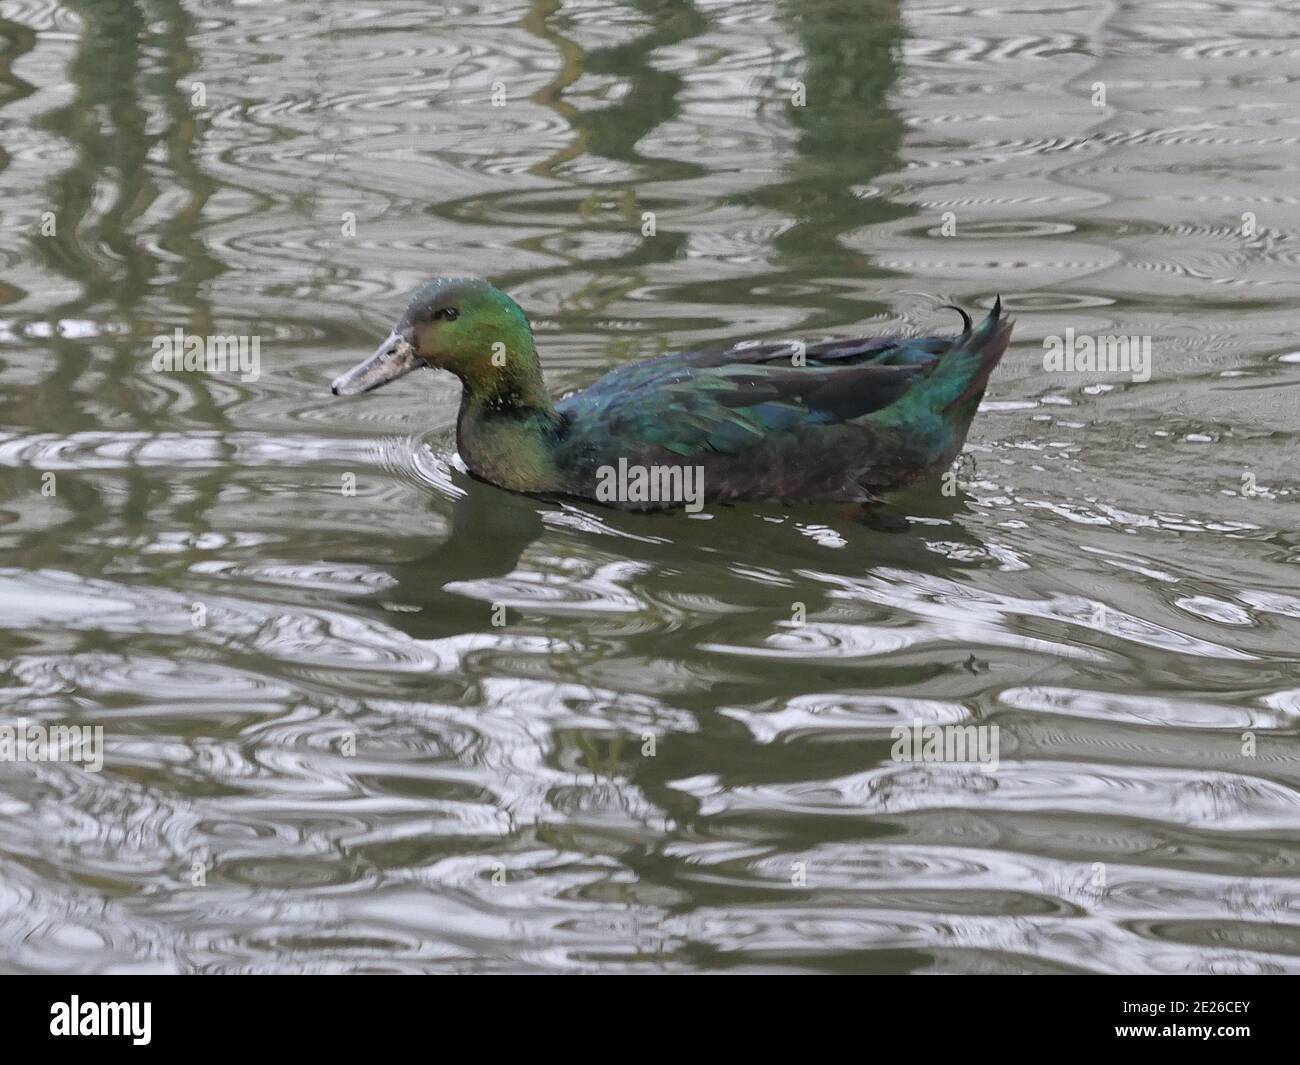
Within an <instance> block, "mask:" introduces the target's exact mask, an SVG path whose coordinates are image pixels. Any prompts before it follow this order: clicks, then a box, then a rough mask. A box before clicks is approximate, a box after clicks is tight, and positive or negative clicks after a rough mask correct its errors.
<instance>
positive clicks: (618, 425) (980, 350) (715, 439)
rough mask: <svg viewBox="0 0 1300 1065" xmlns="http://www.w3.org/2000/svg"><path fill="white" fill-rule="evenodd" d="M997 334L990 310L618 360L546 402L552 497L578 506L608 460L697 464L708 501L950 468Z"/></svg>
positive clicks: (809, 492) (789, 495)
mask: <svg viewBox="0 0 1300 1065" xmlns="http://www.w3.org/2000/svg"><path fill="white" fill-rule="evenodd" d="M1009 333H1010V322H1008V321H1007V320H1005V319H1004V318H1002V317H1001V314H1000V307H997V308H995V309H994V312H993V313H992V314H990V315H989V317H988V318H987V319H986V320H985V321H984V322H983V323H981V325H980V326H979V328H978V329H974V330H972V329H969V328H968V329H967V330H966V331H965V332H963V333H962V334H961V335H960V336H956V337H914V338H902V337H858V338H853V339H848V340H832V341H824V342H821V343H817V344H811V345H808V346H807V347H806V348H802V347H800V346H798V345H794V344H791V343H783V342H777V343H770V342H767V343H753V344H742V345H739V346H737V347H734V348H730V349H726V350H721V351H698V352H687V353H683V354H679V355H667V356H662V357H660V358H655V359H647V360H644V361H642V362H636V363H632V364H630V365H628V366H624V367H621V368H619V369H617V370H614V371H613V372H611V373H609V374H606V375H605V376H604V377H602V378H600V379H599V380H598V381H596V382H595V383H594V384H593V385H592V386H591V387H589V388H587V389H585V390H584V391H581V392H577V393H574V394H572V395H569V396H567V397H565V398H564V399H563V400H561V401H560V403H559V404H558V405H557V410H558V412H559V414H560V415H561V426H560V433H559V436H558V439H557V441H556V447H555V458H556V462H557V466H558V469H559V470H560V473H561V476H562V478H563V480H564V482H565V490H566V491H568V492H569V493H570V494H572V495H577V496H583V497H587V498H592V497H593V495H594V491H593V486H594V484H595V483H596V480H597V478H598V477H600V476H601V471H602V470H608V469H609V468H611V467H613V468H617V467H618V466H619V464H620V460H621V461H622V463H623V465H624V466H625V467H642V468H647V467H665V466H667V467H679V466H685V467H693V468H695V469H698V470H699V471H700V472H701V474H702V476H703V486H704V496H705V498H707V499H713V500H729V499H780V500H806V501H827V500H864V499H867V498H870V497H872V496H873V495H874V494H876V493H878V492H880V491H883V490H886V489H888V488H892V487H895V486H897V485H899V484H902V483H905V482H907V481H910V480H914V479H916V478H917V477H920V476H924V475H925V474H927V473H929V472H931V471H933V470H934V469H935V467H936V466H944V465H947V464H948V463H950V462H951V461H952V459H953V458H954V457H955V456H956V453H957V452H958V451H959V450H960V449H961V445H962V443H963V441H964V440H965V436H966V431H967V429H968V428H969V425H970V419H971V417H973V415H974V410H975V407H976V406H978V402H979V397H980V396H981V395H982V394H983V391H984V385H985V383H986V382H987V380H988V375H989V373H991V372H992V370H993V367H994V366H995V365H996V364H997V361H998V359H999V358H1000V357H1001V354H1002V352H1003V351H1004V350H1005V348H1006V343H1007V339H1008V336H1009ZM596 498H599V497H596ZM615 502H616V504H617V505H623V506H628V507H629V508H631V509H642V506H641V505H640V503H638V502H637V501H634V500H633V501H625V500H620V501H615ZM655 505H661V504H658V503H656V504H655Z"/></svg>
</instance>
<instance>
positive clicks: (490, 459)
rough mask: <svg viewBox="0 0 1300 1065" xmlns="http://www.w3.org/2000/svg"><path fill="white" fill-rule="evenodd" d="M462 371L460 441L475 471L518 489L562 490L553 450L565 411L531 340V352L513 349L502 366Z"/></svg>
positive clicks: (504, 486)
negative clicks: (549, 388)
mask: <svg viewBox="0 0 1300 1065" xmlns="http://www.w3.org/2000/svg"><path fill="white" fill-rule="evenodd" d="M458 376H459V377H460V379H461V385H462V391H461V398H460V413H459V415H457V418H456V445H457V449H458V450H459V451H460V456H461V458H462V459H464V460H465V465H466V466H468V467H469V469H470V471H471V472H472V473H473V474H475V476H477V477H481V478H482V479H483V480H485V481H491V482H492V483H493V484H499V485H501V486H502V487H503V488H509V489H512V490H514V491H516V492H546V491H551V490H554V489H556V488H557V487H558V476H557V473H556V470H555V464H554V461H553V450H554V447H555V442H556V433H557V430H558V428H559V425H560V416H559V415H558V414H557V413H556V411H555V405H554V404H553V403H552V402H551V397H550V396H549V395H548V394H547V391H546V382H545V381H544V380H543V379H542V371H541V367H540V365H539V364H538V360H537V355H536V353H535V352H534V351H533V350H532V344H531V342H530V343H529V344H528V350H527V351H526V352H525V351H519V352H515V351H509V352H507V355H506V358H505V359H504V365H502V366H499V367H498V366H492V367H489V368H487V369H485V370H483V371H481V372H476V373H469V372H467V373H461V374H458Z"/></svg>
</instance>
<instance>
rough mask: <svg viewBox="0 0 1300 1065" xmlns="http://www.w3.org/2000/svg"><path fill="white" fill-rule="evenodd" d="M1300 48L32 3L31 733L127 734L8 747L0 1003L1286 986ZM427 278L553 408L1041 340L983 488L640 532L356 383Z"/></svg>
mask: <svg viewBox="0 0 1300 1065" xmlns="http://www.w3.org/2000/svg"><path fill="white" fill-rule="evenodd" d="M864 6H865V8H866V10H865V12H864ZM1298 31H1300V18H1298V16H1297V15H1296V13H1295V12H1293V11H1290V10H1288V9H1287V7H1286V5H1284V4H1281V3H1276V4H1264V5H1262V6H1260V5H1256V6H1255V7H1253V8H1252V7H1247V8H1241V7H1238V6H1235V5H1218V4H1208V5H1201V6H1199V7H1194V8H1189V7H1187V6H1186V5H1155V6H1151V5H1142V6H1137V7H1132V6H1130V7H1121V8H1116V9H1112V10H1110V11H1109V12H1108V13H1107V14H1106V15H1105V16H1099V15H1097V14H1096V13H1095V12H1093V11H1091V10H1088V9H1085V8H1080V7H1078V6H1077V5H1076V6H1071V5H1068V4H1064V3H1055V2H1048V3H1047V4H1046V5H1039V6H1037V7H1035V8H1034V9H1033V10H1024V11H1017V12H1010V11H1006V10H1002V9H997V10H995V9H992V8H978V7H977V8H969V9H957V8H953V7H951V6H950V5H939V4H934V3H929V2H928V0H927V2H925V3H920V2H910V0H907V2H904V3H902V4H896V3H893V2H890V0H870V2H868V3H865V4H864V0H817V2H815V3H794V2H792V0H791V2H787V0H760V2H754V3H741V4H736V3H690V2H686V0H645V2H639V0H637V2H628V3H611V2H609V0H588V2H584V3H561V2H558V0H546V2H538V3H533V4H527V3H521V4H515V5H509V6H508V7H504V8H503V7H500V6H498V5H486V4H484V5H474V4H468V5H460V6H458V7H457V8H456V10H455V11H454V12H451V13H449V14H446V15H444V16H442V17H440V19H439V20H438V21H437V24H436V25H434V24H431V23H430V21H429V18H428V12H427V5H420V4H415V3H391V4H386V5H383V6H382V7H380V8H378V9H372V8H367V7H357V6H355V5H349V4H345V3H343V2H341V0H339V2H330V3H307V2H305V0H303V2H290V3H281V4H276V5H272V6H261V7H259V6H252V7H249V6H243V7H239V8H238V9H232V8H229V7H228V6H226V5H221V4H212V3H198V2H195V0H184V2H183V3H182V2H180V0H149V2H148V3H145V2H137V3H120V2H109V0H80V2H77V3H72V4H69V5H67V6H64V7H56V6H53V5H51V4H49V3H47V2H44V0H12V2H10V0H0V122H3V126H4V137H3V142H4V148H3V152H2V153H0V186H2V187H3V193H4V199H5V204H6V211H5V218H6V222H7V224H6V225H5V226H4V227H3V229H0V466H3V467H4V469H5V471H6V473H5V476H4V477H3V478H0V546H2V548H3V554H0V658H3V662H4V671H3V675H4V679H3V681H2V682H0V707H3V711H4V717H5V720H6V721H16V720H23V721H27V722H44V723H56V722H75V723H84V724H92V725H102V726H103V728H104V730H105V736H106V740H107V744H108V756H107V761H106V764H105V767H104V769H103V771H102V772H100V773H97V774H93V773H88V772H86V771H84V770H83V769H81V768H80V767H79V766H77V765H73V764H68V763H57V762H46V763H35V764H16V763H3V762H0V809H2V810H3V813H4V815H5V816H3V817H2V818H0V901H3V903H4V905H2V906H0V957H3V959H4V966H5V967H6V968H8V969H11V970H23V971H65V970H78V971H100V970H110V971H121V970H128V969H144V970H209V971H245V970H279V971H351V970H412V971H419V970H435V969H457V970H521V969H522V970H565V969H590V968H594V967H602V968H608V969H616V970H629V969H630V970H646V969H669V970H718V969H745V968H750V969H763V970H773V969H780V970H804V971H807V970H831V971H863V970H865V971H885V972H902V971H908V972H916V971H1019V972H1025V971H1032V972H1040V971H1106V972H1142V971H1174V972H1183V971H1231V972H1235V971H1245V972H1280V971H1296V970H1300V925H1298V924H1297V923H1296V920H1295V913H1296V910H1297V902H1298V901H1300V869H1298V868H1297V866H1298V865H1300V837H1298V835H1297V826H1300V790H1298V785H1300V771H1298V770H1297V756H1298V754H1300V749H1298V748H1300V745H1298V744H1297V717H1298V716H1300V662H1298V660H1297V659H1298V656H1297V650H1296V648H1297V647H1298V646H1300V638H1298V637H1300V581H1297V579H1296V576H1297V564H1298V563H1300V536H1298V535H1297V533H1296V527H1297V521H1296V518H1297V511H1296V506H1295V500H1296V492H1297V490H1298V486H1300V481H1298V480H1297V477H1296V474H1295V469H1296V457H1297V456H1296V436H1295V413H1294V411H1295V403H1294V395H1295V394H1294V393H1293V392H1292V389H1293V388H1294V387H1295V386H1296V384H1297V382H1300V377H1298V376H1297V375H1298V374H1300V355H1297V354H1296V352H1295V348H1296V347H1297V341H1296V336H1297V334H1300V314H1298V313H1297V312H1296V310H1295V307H1296V306H1297V295H1298V293H1297V287H1298V284H1297V282H1296V280H1295V270H1296V266H1297V263H1300V258H1298V257H1297V255H1296V251H1295V246H1296V241H1297V238H1298V237H1300V208H1298V207H1297V203H1296V200H1295V196H1294V184H1295V182H1294V177H1295V171H1296V166H1295V159H1296V144H1297V135H1296V132H1295V123H1294V119H1293V117H1292V116H1293V115H1294V114H1295V113H1296V106H1297V103H1300V99H1298V98H1300V89H1298V87H1297V82H1298V79H1297V78H1296V77H1295V76H1294V75H1293V74H1292V73H1290V72H1289V67H1288V65H1287V60H1288V59H1289V58H1290V52H1289V49H1290V48H1291V45H1290V43H1289V42H1290V41H1291V40H1293V39H1294V38H1295V36H1296V33H1297V32H1298ZM1098 85H1101V86H1102V87H1103V89H1104V92H1103V93H1102V94H1101V96H1102V97H1104V99H1103V98H1101V97H1099V95H1098V92H1097V86H1098ZM801 90H802V92H803V94H804V96H805V97H806V102H805V103H804V104H803V105H802V106H800V103H799V100H800V96H799V93H800V91H801ZM494 97H495V98H496V99H497V100H498V102H500V103H501V106H494V103H493V100H494ZM647 217H650V218H652V220H653V230H654V235H653V236H648V237H643V235H642V233H643V227H644V226H645V224H646V220H647ZM51 223H52V224H51ZM446 270H456V271H464V272H475V273H480V274H483V275H487V276H490V277H492V278H493V279H494V280H496V281H498V282H499V283H501V284H503V285H505V286H507V287H508V288H509V289H510V290H511V291H512V292H513V293H514V294H515V295H516V297H517V298H518V299H519V300H520V302H521V303H522V304H523V305H524V306H525V307H527V308H528V309H529V310H530V312H531V313H532V314H533V315H534V317H535V324H536V331H537V335H538V338H539V342H540V344H541V347H542V351H543V357H544V360H545V363H546V366H547V370H548V374H549V377H550V380H551V382H552V385H553V386H554V388H555V389H556V391H557V392H558V391H562V390H565V389H570V388H575V387H579V386H581V385H582V384H583V383H585V382H587V381H590V380H592V379H594V378H595V377H596V376H598V375H599V374H600V373H602V372H603V371H605V370H607V369H609V368H611V367H613V366H616V365H618V364H620V363H621V362H623V361H625V360H628V359H632V358H637V357H643V356H647V355H651V354H655V353H657V352H660V351H664V350H669V349H671V348H678V347H689V346H699V345H703V344H709V343H718V342H722V341H730V340H732V339H735V338H738V337H744V336H768V337H775V336H785V337H788V336H793V335H801V336H810V337H811V336H821V335H824V334H830V333H835V332H846V331H849V330H854V329H859V330H862V329H887V328H897V327H905V328H934V327H935V326H936V324H939V327H940V328H947V327H948V322H947V318H946V316H945V314H944V312H940V311H939V310H938V309H937V306H938V304H940V303H943V302H947V301H949V300H953V301H958V302H961V303H964V304H966V305H971V306H987V305H988V304H989V303H991V300H992V297H993V295H994V294H995V293H997V292H1001V293H1002V294H1003V296H1004V297H1005V298H1006V299H1007V300H1008V303H1009V305H1010V306H1011V307H1012V308H1013V310H1014V312H1015V315H1016V317H1017V320H1018V326H1017V332H1016V337H1015V344H1014V345H1013V347H1012V350H1011V352H1010V353H1009V355H1008V357H1007V359H1006V360H1004V364H1003V366H1002V367H1001V368H1000V370H999V372H998V374H997V375H996V376H995V378H994V381H993V384H992V388H991V390H990V392H989V395H988V398H987V399H986V402H985V410H984V412H983V413H982V414H981V416H980V418H979V419H978V420H977V422H976V426H975V429H974V431H973V433H972V437H971V442H970V445H969V447H968V452H969V454H968V456H967V457H966V458H965V459H964V460H963V462H962V464H961V466H960V467H959V474H960V476H959V479H958V490H957V492H956V493H955V494H944V492H943V491H942V490H941V487H940V486H939V485H933V486H928V487H924V488H917V489H915V490H912V491H910V492H908V493H906V494H904V495H901V496H899V497H898V498H896V499H895V500H893V501H892V502H891V503H890V504H889V505H888V506H887V507H885V508H884V509H883V510H881V511H880V512H879V513H877V514H875V515H872V516H871V517H870V519H869V521H868V522H865V523H864V522H863V521H862V520H856V519H855V518H854V517H853V516H850V515H848V514H844V513H840V512H839V511H837V510H836V509H834V508H811V507H809V508H800V509H797V510H794V511H786V510H782V509H780V508H771V507H756V506H749V507H745V506H738V507H732V508H723V509H720V510H717V511H713V512H708V513H706V514H705V515H702V516H700V517H699V518H697V519H693V518H689V517H686V516H682V515H677V516H670V515H652V516H637V515H626V514H618V513H609V512H604V511H601V510H598V509H596V508H583V507H577V506H570V505H553V504H546V503H540V502H538V501H535V500H529V499H522V498H518V497H514V496H511V495H508V494H506V493H503V492H500V491H498V490H497V489H494V488H492V487H490V486H487V485H483V484H480V483H478V482H475V481H473V480H471V479H469V478H468V477H466V476H464V475H463V474H462V473H461V472H459V470H458V469H457V467H456V464H455V462H454V461H453V454H454V440H453V439H452V430H451V427H452V421H453V418H454V411H455V404H456V399H457V396H456V389H455V387H454V383H453V382H452V381H451V380H450V379H445V380H444V379H442V378H439V377H436V376H434V375H432V374H430V375H416V377H413V378H411V379H409V380H408V381H406V382H403V384H402V385H401V386H400V387H394V388H392V389H388V390H385V391H384V392H383V393H380V394H378V395H377V396H374V397H367V398H366V399H364V400H358V401H355V402H349V403H342V402H339V401H332V400H331V398H330V396H329V394H328V382H329V381H330V379H331V378H332V377H333V376H334V375H335V374H336V373H337V372H338V371H339V370H341V369H342V368H344V367H346V366H348V365H351V363H352V362H354V361H355V359H356V357H357V355H358V353H359V352H363V351H365V350H368V348H369V346H370V345H371V344H372V341H373V338H374V336H375V335H376V333H377V332H378V331H379V330H382V329H383V328H384V327H385V326H386V325H387V323H388V321H389V319H391V318H392V317H393V315H394V314H395V313H396V311H397V310H398V308H399V307H400V306H401V303H402V300H403V298H404V295H405V293H406V292H407V291H408V290H409V289H411V288H413V287H414V286H415V285H416V284H417V283H418V282H420V281H421V280H423V279H424V278H425V277H426V276H428V275H430V274H433V273H436V272H439V271H446ZM940 323H941V324H940ZM177 327H180V328H182V329H183V330H185V331H186V332H187V333H192V334H196V335H200V336H208V335H214V334H229V335H252V336H258V337H260V338H261V345H262V348H261V350H262V367H261V370H262V372H261V375H260V377H258V379H257V380H255V381H241V380H240V379H239V378H238V376H236V375H225V376H220V375H206V374H196V373H155V372H153V371H152V370H151V368H150V363H149V355H150V350H151V349H150V342H151V339H152V338H153V337H154V336H155V335H158V334H170V333H171V332H172V331H173V330H174V329H176V328H177ZM1067 328H1072V329H1074V330H1075V331H1076V332H1077V333H1079V334H1081V335H1083V334H1103V333H1114V334H1120V335H1126V336H1127V335H1132V336H1149V337H1151V338H1152V344H1153V350H1154V367H1153V374H1152V378H1151V380H1150V381H1149V382H1145V383H1137V382H1133V381H1131V380H1129V379H1128V378H1125V377H1123V376H1119V375H1063V374H1050V373H1046V372H1044V370H1043V367H1042V350H1043V339H1044V338H1045V337H1057V336H1062V335H1063V334H1064V333H1065V330H1066V329H1067ZM914 722H919V723H922V724H931V725H933V724H962V723H978V724H982V725H993V724H996V725H997V726H998V728H999V734H1000V736H1001V751H1000V762H999V766H998V768H997V770H996V772H993V773H986V772H983V771H981V769H980V768H979V767H978V766H976V765H973V764H970V763H954V762H921V761H918V762H900V761H897V760H895V759H894V758H893V757H891V748H892V743H893V741H892V738H891V729H892V728H893V727H894V726H895V725H898V724H908V725H910V724H912V723H914Z"/></svg>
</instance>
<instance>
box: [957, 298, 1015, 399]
mask: <svg viewBox="0 0 1300 1065" xmlns="http://www.w3.org/2000/svg"><path fill="white" fill-rule="evenodd" d="M1014 324H1015V323H1014V322H1013V321H1012V320H1011V319H1010V318H1004V317H1003V316H1002V297H1001V296H999V297H998V298H997V300H996V301H994V304H993V310H992V311H990V312H989V316H988V317H987V318H985V319H984V321H982V322H981V323H980V325H979V328H978V329H976V330H975V332H974V333H972V334H971V337H970V339H969V340H968V341H967V342H966V343H965V344H964V345H963V347H964V348H965V349H966V350H967V351H969V352H970V353H972V354H974V355H976V356H977V357H978V363H977V365H976V367H975V372H974V373H973V374H972V375H971V378H970V381H969V383H968V384H967V385H966V387H965V388H964V389H962V391H961V393H960V394H959V395H958V396H957V398H956V399H954V400H953V401H952V402H951V403H949V404H948V405H947V406H946V407H945V408H944V410H945V411H948V410H952V409H953V408H954V407H956V408H964V406H965V405H971V406H978V405H979V401H980V398H981V397H982V396H983V395H984V389H985V388H986V387H987V386H988V383H989V377H990V376H991V375H992V373H993V371H994V369H995V368H996V367H997V365H998V363H999V362H1001V361H1002V356H1003V354H1004V353H1005V352H1006V350H1007V344H1008V343H1009V342H1010V340H1011V327H1012V326H1013V325H1014ZM951 357H952V355H948V356H946V358H951ZM972 400H974V403H972V402H971V401H972ZM971 414H972V415H973V414H974V411H973V410H972V411H971Z"/></svg>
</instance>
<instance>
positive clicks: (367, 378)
mask: <svg viewBox="0 0 1300 1065" xmlns="http://www.w3.org/2000/svg"><path fill="white" fill-rule="evenodd" d="M427 365H428V363H427V362H425V361H424V359H422V358H421V357H420V356H419V355H417V354H416V353H415V348H414V347H412V346H411V342H410V341H409V340H407V339H406V337H404V336H402V334H401V333H390V334H389V335H388V339H387V340H385V341H384V342H383V343H382V344H380V345H379V348H378V350H376V351H375V353H374V354H373V355H371V356H370V358H368V359H366V361H365V362H362V363H358V364H357V365H356V366H354V367H352V369H350V370H349V371H348V372H347V373H345V374H341V375H340V376H338V377H336V378H334V383H333V384H332V385H330V391H331V392H333V393H334V394H335V395H336V396H355V395H358V394H359V393H361V392H369V391H370V390H371V389H374V388H378V387H379V386H380V385H386V384H388V382H389V381H396V380H397V379H398V378H399V377H405V376H406V375H407V374H408V373H410V372H411V371H412V370H418V369H420V367H421V366H427Z"/></svg>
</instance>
